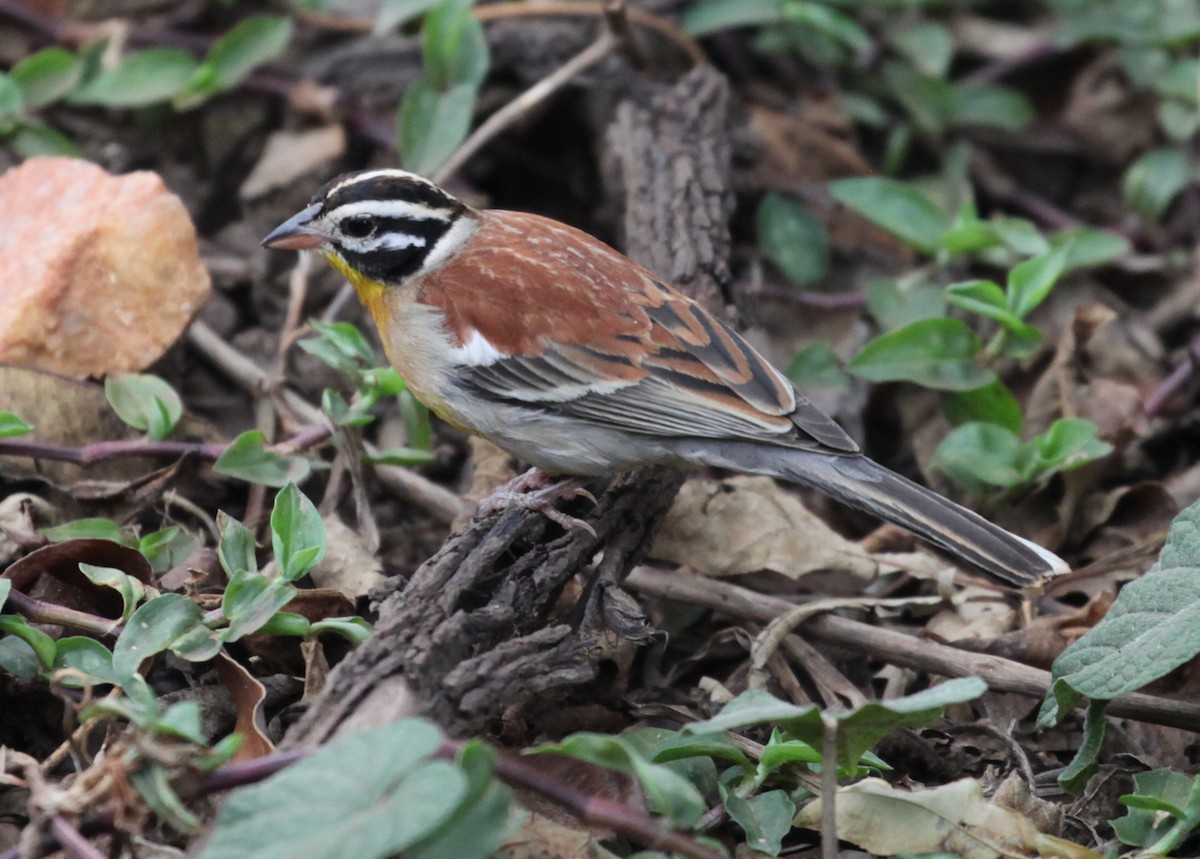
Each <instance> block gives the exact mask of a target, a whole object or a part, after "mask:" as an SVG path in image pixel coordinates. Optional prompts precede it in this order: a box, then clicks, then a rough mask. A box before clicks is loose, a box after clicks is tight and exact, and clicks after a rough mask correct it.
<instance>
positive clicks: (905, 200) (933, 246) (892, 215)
mask: <svg viewBox="0 0 1200 859" xmlns="http://www.w3.org/2000/svg"><path fill="white" fill-rule="evenodd" d="M829 193H830V194H832V195H833V197H834V199H835V200H837V201H838V202H840V203H843V204H845V205H847V206H849V207H850V208H852V209H854V210H855V211H856V212H858V213H859V214H860V215H862V216H863V217H864V218H866V219H867V220H868V221H871V222H872V223H874V224H877V225H878V226H880V227H882V228H883V229H885V230H888V231H889V232H891V233H895V234H896V235H897V236H899V237H900V238H901V239H903V240H904V241H905V242H907V243H908V244H910V245H912V246H913V247H914V248H916V249H917V250H920V251H924V252H925V253H933V252H934V251H936V250H937V247H938V240H939V239H940V238H941V235H942V233H944V232H946V230H948V229H950V221H949V219H948V218H947V217H946V216H945V215H944V214H942V212H941V210H940V209H938V207H937V206H935V205H934V204H933V202H932V201H931V200H930V199H929V198H928V197H926V196H925V195H924V194H922V193H921V192H920V191H918V190H917V189H916V188H914V187H913V186H912V185H910V184H908V183H905V182H899V181H897V180H895V179H882V178H878V177H872V176H865V177H861V178H856V179H839V180H837V181H834V182H830V183H829Z"/></svg>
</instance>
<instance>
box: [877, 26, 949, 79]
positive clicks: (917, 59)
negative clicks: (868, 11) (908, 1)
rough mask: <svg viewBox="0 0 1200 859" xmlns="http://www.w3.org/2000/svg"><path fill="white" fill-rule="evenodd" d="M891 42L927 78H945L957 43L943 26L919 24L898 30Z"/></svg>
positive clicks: (890, 39) (893, 34)
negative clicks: (927, 76) (930, 76)
mask: <svg viewBox="0 0 1200 859" xmlns="http://www.w3.org/2000/svg"><path fill="white" fill-rule="evenodd" d="M888 41H889V42H890V43H891V45H892V47H893V48H895V49H896V51H897V52H898V53H900V54H901V55H903V57H904V58H905V59H906V60H908V61H909V62H910V63H911V64H912V65H913V67H914V68H916V69H917V71H919V72H921V73H922V74H925V75H932V76H935V77H945V76H946V72H947V71H948V70H949V68H950V60H952V59H953V58H954V40H953V39H951V38H950V32H949V31H948V30H947V29H946V28H945V27H943V26H942V25H941V24H937V23H934V22H932V21H920V22H918V23H916V24H913V25H912V26H909V27H903V28H902V29H899V30H895V31H893V32H892V33H890V34H889V35H888Z"/></svg>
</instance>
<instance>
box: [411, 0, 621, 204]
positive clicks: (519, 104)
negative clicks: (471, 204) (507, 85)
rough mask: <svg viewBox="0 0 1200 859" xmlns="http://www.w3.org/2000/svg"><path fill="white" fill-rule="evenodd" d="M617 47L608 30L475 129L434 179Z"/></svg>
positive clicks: (448, 172)
mask: <svg viewBox="0 0 1200 859" xmlns="http://www.w3.org/2000/svg"><path fill="white" fill-rule="evenodd" d="M489 8H491V7H489ZM615 45H616V39H615V38H614V37H613V34H612V33H611V32H610V31H609V30H605V31H604V32H603V33H601V34H600V38H598V39H597V40H596V41H595V42H593V43H592V44H591V45H589V46H588V47H586V48H584V49H583V50H582V51H580V52H579V53H578V54H576V55H575V56H574V57H572V58H571V59H569V60H567V61H566V62H565V63H563V64H562V65H561V66H559V67H558V68H557V69H555V70H554V71H553V72H552V73H550V74H548V75H546V77H544V78H542V79H541V80H540V81H538V82H537V83H535V84H534V85H533V86H531V87H530V88H529V89H527V90H525V92H523V93H521V94H520V95H519V96H517V97H516V98H514V99H513V100H512V101H510V102H509V103H508V104H506V105H504V107H502V108H500V109H499V110H497V111H496V112H495V113H493V114H492V115H491V116H489V117H488V118H487V119H486V120H485V121H484V122H483V123H482V124H481V125H480V126H479V127H478V128H477V129H475V131H474V133H473V134H472V135H471V136H470V137H468V138H467V139H466V140H465V141H464V142H463V145H462V146H460V147H458V149H457V150H455V152H454V154H453V155H451V156H450V157H449V158H448V159H447V160H446V161H445V163H443V164H442V166H441V167H439V168H438V169H437V170H436V171H435V172H434V174H433V176H432V177H431V178H432V179H433V181H435V182H438V183H442V182H445V181H446V179H448V178H449V177H450V176H453V175H454V174H455V173H456V172H457V171H458V169H459V168H460V167H462V166H463V164H465V163H466V162H467V160H468V159H469V158H470V157H471V156H472V155H474V154H475V153H476V152H478V151H479V150H480V148H482V147H483V145H484V144H486V143H487V142H488V141H489V140H491V139H492V138H494V137H495V136H496V135H498V134H499V133H500V132H502V131H503V130H504V129H506V128H508V127H509V126H510V125H512V124H513V123H514V122H516V121H517V120H518V119H520V118H521V117H522V116H524V115H525V114H527V113H529V111H531V110H533V108H535V107H536V106H537V105H539V104H541V103H542V102H543V101H545V100H546V99H547V98H549V97H550V96H551V95H553V94H554V93H556V92H557V91H558V90H560V89H562V88H563V87H564V86H566V85H567V84H568V83H570V82H571V80H572V79H573V78H574V77H575V76H576V75H579V74H582V73H583V72H585V71H587V70H588V69H590V68H591V67H592V66H594V65H596V64H597V63H598V62H600V61H601V60H603V59H604V58H605V57H606V56H608V54H609V52H610V51H612V49H613V47H614V46H615Z"/></svg>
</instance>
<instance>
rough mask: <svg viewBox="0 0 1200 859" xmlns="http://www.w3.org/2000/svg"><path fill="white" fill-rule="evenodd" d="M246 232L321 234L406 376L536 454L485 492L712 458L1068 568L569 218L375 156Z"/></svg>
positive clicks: (418, 390)
mask: <svg viewBox="0 0 1200 859" xmlns="http://www.w3.org/2000/svg"><path fill="white" fill-rule="evenodd" d="M262 246H263V247H265V248H273V249H287V250H300V251H317V252H319V253H320V254H322V255H323V256H324V257H325V259H326V260H327V261H328V262H329V263H330V264H331V265H332V266H333V267H334V268H335V269H337V270H338V271H339V272H340V273H341V274H342V275H343V276H344V277H345V278H346V279H347V280H348V281H349V282H350V283H351V284H352V285H353V286H354V288H355V290H356V291H357V293H358V295H359V297H360V298H361V299H362V302H363V304H365V305H366V308H367V310H368V311H369V312H370V315H371V317H372V318H373V320H374V322H375V324H376V326H377V327H378V329H379V335H380V339H381V341H382V344H383V347H384V351H385V352H386V353H387V356H388V359H389V361H390V362H391V364H392V365H393V366H394V367H395V369H396V370H397V371H398V372H399V374H400V376H401V377H402V378H404V380H405V382H406V383H407V385H408V387H409V389H410V390H411V391H412V393H413V394H414V396H416V398H417V399H418V400H420V401H421V402H423V403H424V404H425V405H426V406H428V407H429V409H430V410H431V411H433V412H434V413H435V414H437V415H438V416H439V417H441V418H442V419H444V420H446V421H448V422H449V423H450V424H452V425H454V426H456V427H459V428H461V429H464V430H466V431H468V432H471V433H474V434H477V435H479V436H482V437H484V438H486V439H488V440H490V441H491V442H493V443H494V444H496V445H498V446H499V447H500V448H502V449H503V450H505V451H507V452H508V453H510V454H512V455H514V456H516V457H517V458H518V459H520V460H522V461H524V462H526V463H529V464H531V465H532V466H534V468H533V469H532V470H531V471H530V472H528V473H527V474H526V475H523V476H522V477H521V478H518V479H517V481H514V482H513V483H512V484H510V487H509V492H508V493H507V494H506V495H504V497H503V499H502V501H501V502H500V504H501V506H505V505H507V504H508V503H510V502H511V503H517V504H522V505H523V506H528V507H535V508H537V509H542V510H543V511H545V512H547V513H548V515H550V516H551V518H555V519H556V521H560V522H563V523H564V524H573V523H574V521H575V520H571V519H570V517H565V514H562V513H561V512H557V518H556V515H555V511H551V510H549V509H548V508H549V507H550V499H552V498H556V497H562V496H564V495H572V494H575V495H578V494H586V491H585V490H583V489H582V488H581V487H582V485H583V483H584V481H585V480H586V479H587V478H593V479H594V478H597V477H607V476H612V475H615V474H619V473H621V472H625V471H628V470H632V469H635V468H639V467H642V466H648V465H667V466H675V467H681V468H693V469H694V468H698V467H715V468H722V469H729V470H733V471H739V472H745V473H751V474H759V475H768V476H770V477H774V478H777V479H780V480H783V481H787V482H790V483H795V484H800V485H804V486H808V487H812V488H815V489H817V490H819V491H822V492H824V493H826V494H828V495H830V496H832V497H833V498H835V499H836V500H838V501H840V502H842V503H844V504H846V505H848V506H849V507H852V508H856V509H858V510H862V511H865V512H867V513H870V514H873V515H875V516H877V517H879V518H881V519H884V520H886V521H888V522H892V523H894V524H896V525H900V526H902V527H903V528H906V529H908V530H909V531H911V532H913V533H914V534H916V535H917V536H918V537H920V538H922V539H924V540H926V541H928V542H929V543H932V544H933V545H934V546H936V547H938V548H940V549H942V550H943V551H945V552H948V553H949V554H950V555H952V556H954V557H956V558H958V559H960V560H961V561H964V562H966V563H968V564H970V565H971V566H973V567H975V568H977V569H978V570H980V571H982V572H983V573H984V574H986V575H987V576H989V577H990V578H992V579H993V580H995V581H996V582H998V583H1000V584H1002V585H1007V586H1010V587H1017V588H1020V587H1028V586H1033V585H1037V584H1039V583H1040V582H1041V581H1042V580H1043V579H1044V578H1047V577H1050V576H1053V575H1057V574H1059V573H1063V572H1066V571H1067V570H1068V569H1069V568H1068V566H1067V565H1066V563H1065V562H1064V561H1063V560H1062V559H1061V558H1059V557H1058V556H1057V555H1055V554H1054V553H1052V552H1050V551H1049V550H1047V549H1044V548H1042V547H1040V546H1038V545H1037V544H1035V543H1033V542H1032V541H1030V540H1026V539H1025V538H1023V537H1020V536H1017V535H1015V534H1012V533H1010V532H1008V531H1006V530H1004V529H1003V528H1001V527H999V526H998V525H995V524H993V523H992V522H989V521H988V520H987V519H985V518H983V517H982V516H980V515H978V514H977V513H974V512H972V511H970V510H968V509H966V508H964V507H962V506H960V505H958V504H956V503H954V502H952V501H950V500H948V499H946V498H944V497H942V496H941V495H938V494H937V493H935V492H933V491H932V490H930V489H927V488H925V487H923V486H921V485H919V484H917V483H915V482H913V481H911V480H909V479H907V478H905V477H903V476H901V475H899V474H897V473H895V472H893V471H891V470H890V469H888V468H886V467H884V466H882V465H880V464H878V463H876V462H875V461H874V460H872V459H870V458H868V457H867V456H866V455H865V454H864V453H863V451H862V450H861V449H860V447H859V445H858V444H857V443H856V442H855V441H854V440H853V439H852V438H851V437H850V436H849V435H848V434H847V433H846V431H845V430H844V429H842V427H841V426H839V425H838V424H837V423H836V422H835V421H834V420H833V419H832V418H830V417H829V416H828V415H826V414H825V413H824V412H822V411H821V410H820V409H819V408H817V406H816V405H815V404H814V403H812V402H811V401H810V400H809V399H807V398H806V397H804V396H803V395H802V394H801V393H800V392H799V391H798V390H797V389H796V388H795V386H794V385H793V384H792V383H791V382H790V381H789V380H788V379H787V377H785V376H784V375H783V374H782V373H780V372H779V371H778V370H777V369H775V368H774V367H773V366H772V365H771V364H770V363H769V362H768V361H767V360H766V359H765V358H764V357H763V356H762V355H760V354H759V353H758V352H757V351H756V350H755V349H754V348H753V347H752V346H751V345H750V344H749V343H747V342H746V340H745V339H744V338H743V337H742V336H741V335H739V334H738V333H737V332H735V331H734V330H733V329H732V328H731V327H729V326H728V325H726V324H725V323H724V322H722V321H721V320H720V319H718V318H717V317H716V316H715V315H713V314H712V313H710V312H709V311H708V310H706V309H705V308H704V307H703V306H701V305H700V304H698V303H697V302H695V301H693V300H692V299H690V298H688V297H687V296H685V295H683V294H682V293H681V292H679V291H677V290H676V289H674V288H672V287H671V286H669V285H668V284H667V283H665V282H664V281H663V279H662V278H660V277H658V276H656V275H655V274H654V273H652V272H650V271H648V270H646V269H645V268H643V267H642V266H640V265H638V264H637V263H635V262H633V261H632V260H630V259H629V258H628V257H626V256H624V255H622V254H621V253H619V252H618V251H616V250H614V249H613V248H611V247H609V246H608V245H607V244H605V243H603V242H602V241H600V240H599V239H596V238H594V237H592V236H591V235H589V234H587V233H585V232H583V231H581V230H578V229H576V228H574V227H571V226H569V225H567V224H564V223H561V222H559V221H555V220H552V219H550V218H546V217H542V216H539V215H536V214H531V213H526V212H519V211H506V210H497V209H476V208H473V207H471V206H469V205H467V204H465V203H463V202H462V201H460V200H458V199H457V198H455V197H454V196H452V195H451V194H449V193H447V192H446V191H445V190H443V189H442V188H441V187H439V186H438V185H436V184H435V183H433V182H431V181H429V180H428V179H425V178H423V177H421V176H418V175H416V174H414V173H410V172H407V171H404V170H399V169H376V170H365V171H356V172H351V173H345V174H342V175H340V176H337V177H336V178H334V179H332V180H331V181H329V182H327V183H326V184H325V185H324V186H322V187H321V188H320V189H318V190H317V191H316V193H315V194H314V195H313V196H312V198H311V200H310V202H309V205H307V206H306V207H305V208H303V209H302V210H301V211H299V212H297V213H296V214H295V215H293V216H292V217H291V218H289V219H288V220H286V221H284V222H283V223H282V224H280V225H279V226H278V227H276V228H275V229H274V230H272V231H271V232H270V233H269V234H268V235H267V236H266V237H265V238H264V239H263V240H262ZM560 477H561V478H566V479H565V480H563V482H562V483H561V484H553V483H552V482H551V481H552V480H554V479H556V478H560ZM556 487H557V488H556ZM522 499H524V500H522ZM488 509H492V508H488Z"/></svg>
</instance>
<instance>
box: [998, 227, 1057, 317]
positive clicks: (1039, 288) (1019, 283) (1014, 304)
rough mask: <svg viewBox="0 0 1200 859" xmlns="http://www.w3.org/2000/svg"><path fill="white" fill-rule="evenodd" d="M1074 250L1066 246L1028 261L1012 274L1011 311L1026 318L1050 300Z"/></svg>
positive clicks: (1010, 278) (1010, 282) (1009, 285)
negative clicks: (1051, 293) (1051, 292)
mask: <svg viewBox="0 0 1200 859" xmlns="http://www.w3.org/2000/svg"><path fill="white" fill-rule="evenodd" d="M1069 251H1070V248H1069V247H1067V246H1065V245H1064V246H1062V247H1058V248H1055V249H1054V250H1052V251H1050V252H1049V253H1046V254H1042V255H1041V256H1036V257H1034V258H1033V259H1027V260H1025V262H1023V263H1021V264H1020V265H1018V266H1016V267H1015V268H1013V270H1012V271H1010V272H1009V273H1008V309H1009V310H1011V311H1012V312H1013V314H1014V315H1015V316H1016V317H1017V318H1018V319H1024V318H1025V317H1026V316H1028V315H1029V314H1030V312H1032V311H1033V309H1034V308H1035V307H1037V306H1038V305H1039V304H1041V303H1042V302H1043V301H1045V300H1046V296H1047V295H1049V294H1050V290H1051V289H1052V288H1053V287H1054V284H1055V283H1056V282H1057V281H1058V277H1059V275H1061V274H1062V272H1063V268H1064V266H1065V264H1066V261H1067V254H1068V253H1069Z"/></svg>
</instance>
